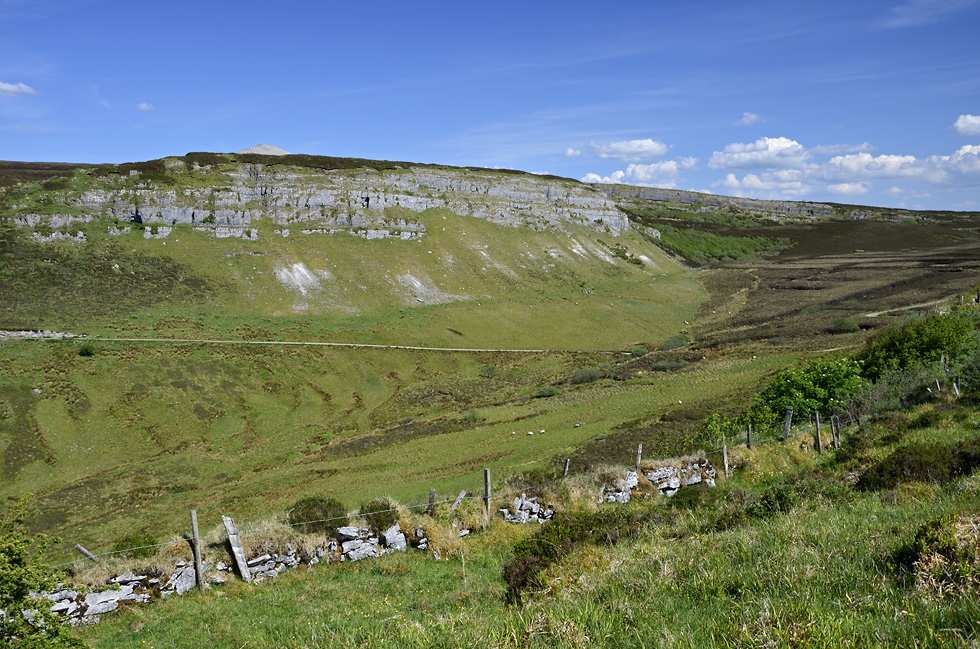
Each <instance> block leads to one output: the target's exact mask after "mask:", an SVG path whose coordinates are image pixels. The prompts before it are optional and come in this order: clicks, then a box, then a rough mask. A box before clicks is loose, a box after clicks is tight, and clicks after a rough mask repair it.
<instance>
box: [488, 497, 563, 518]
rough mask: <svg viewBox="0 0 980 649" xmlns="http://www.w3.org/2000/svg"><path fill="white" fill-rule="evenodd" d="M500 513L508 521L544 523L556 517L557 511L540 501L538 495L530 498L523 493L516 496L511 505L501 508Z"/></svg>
mask: <svg viewBox="0 0 980 649" xmlns="http://www.w3.org/2000/svg"><path fill="white" fill-rule="evenodd" d="M500 515H501V516H503V518H504V520H505V521H507V522H508V523H517V524H525V523H544V522H545V521H550V520H551V519H552V518H554V516H555V511H554V510H553V509H551V507H546V506H544V505H541V504H540V503H538V499H537V497H534V498H528V497H527V494H521V495H520V496H518V497H517V498H514V503H513V504H512V505H511V506H510V507H505V508H503V509H501V510H500Z"/></svg>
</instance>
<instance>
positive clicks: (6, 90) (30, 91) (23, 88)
mask: <svg viewBox="0 0 980 649" xmlns="http://www.w3.org/2000/svg"><path fill="white" fill-rule="evenodd" d="M36 94H37V90H34V88H31V87H30V86H29V85H27V84H26V83H4V82H3V81H0V97H16V96H17V95H36Z"/></svg>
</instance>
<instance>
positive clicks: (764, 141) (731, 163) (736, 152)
mask: <svg viewBox="0 0 980 649" xmlns="http://www.w3.org/2000/svg"><path fill="white" fill-rule="evenodd" d="M809 159H810V154H809V153H808V152H807V150H806V149H805V148H803V145H802V144H800V143H799V142H797V141H796V140H790V139H789V138H785V137H761V138H759V139H758V140H756V141H755V142H749V143H741V142H735V143H733V144H729V145H728V146H726V147H725V150H724V151H715V152H714V153H713V154H712V155H711V159H710V160H709V161H708V166H709V167H711V168H712V169H780V168H791V167H800V166H804V165H806V164H807V161H808V160H809Z"/></svg>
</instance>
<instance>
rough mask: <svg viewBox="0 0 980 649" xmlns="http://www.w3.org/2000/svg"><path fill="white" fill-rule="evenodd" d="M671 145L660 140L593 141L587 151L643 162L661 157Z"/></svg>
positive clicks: (628, 160) (597, 154) (591, 153)
mask: <svg viewBox="0 0 980 649" xmlns="http://www.w3.org/2000/svg"><path fill="white" fill-rule="evenodd" d="M669 150H670V147H669V146H667V145H666V144H664V143H663V142H661V141H660V140H652V139H650V138H647V139H645V140H620V141H619V142H608V143H605V144H603V143H597V142H592V143H591V144H590V145H589V148H588V149H586V153H587V154H588V155H591V156H595V157H596V158H615V159H616V160H622V161H623V162H643V161H644V160H652V159H653V158H659V157H660V156H662V155H664V154H665V153H667V151H669Z"/></svg>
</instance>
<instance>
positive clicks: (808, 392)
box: [756, 358, 865, 417]
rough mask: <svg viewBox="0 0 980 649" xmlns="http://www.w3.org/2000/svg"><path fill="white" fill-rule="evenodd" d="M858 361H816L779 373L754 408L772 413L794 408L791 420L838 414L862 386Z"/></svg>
mask: <svg viewBox="0 0 980 649" xmlns="http://www.w3.org/2000/svg"><path fill="white" fill-rule="evenodd" d="M861 371H862V365H861V363H860V361H857V360H854V359H851V358H825V359H818V360H815V361H813V362H811V363H810V364H809V365H806V366H804V367H801V368H793V369H789V370H785V371H783V372H780V373H779V374H777V375H776V376H775V378H773V380H772V382H771V383H769V385H768V386H767V387H766V389H765V390H763V391H762V393H761V394H760V395H759V396H758V397H757V404H756V405H757V406H763V407H766V408H768V409H769V410H771V411H772V412H773V413H774V414H776V415H778V414H780V413H785V412H786V409H787V408H789V407H792V408H793V416H794V417H808V416H810V415H812V414H813V413H814V412H815V411H816V412H821V413H824V414H827V413H832V412H839V411H840V410H841V409H842V408H843V407H844V406H845V405H847V404H848V403H849V402H850V401H851V399H852V398H853V397H854V394H855V393H856V392H857V390H858V389H859V388H861V386H863V385H864V384H865V381H864V379H862V378H861Z"/></svg>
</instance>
